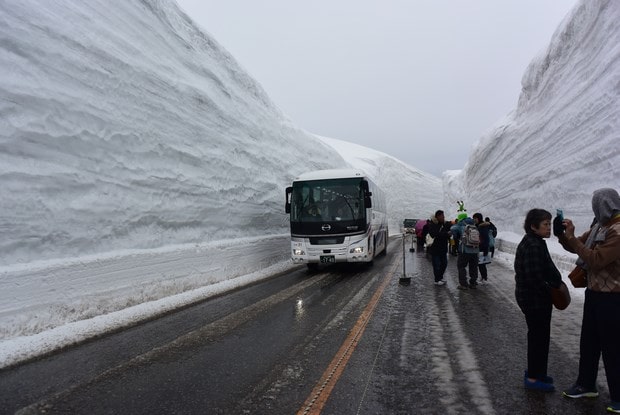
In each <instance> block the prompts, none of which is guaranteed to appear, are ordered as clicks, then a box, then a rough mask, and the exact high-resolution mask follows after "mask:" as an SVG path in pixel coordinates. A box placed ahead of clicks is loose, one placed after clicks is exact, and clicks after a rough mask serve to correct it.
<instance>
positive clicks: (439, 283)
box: [435, 280, 446, 285]
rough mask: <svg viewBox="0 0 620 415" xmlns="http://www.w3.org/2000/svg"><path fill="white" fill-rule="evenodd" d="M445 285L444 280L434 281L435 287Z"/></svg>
mask: <svg viewBox="0 0 620 415" xmlns="http://www.w3.org/2000/svg"><path fill="white" fill-rule="evenodd" d="M445 283H446V282H445V281H444V280H439V281H435V285H444V284H445Z"/></svg>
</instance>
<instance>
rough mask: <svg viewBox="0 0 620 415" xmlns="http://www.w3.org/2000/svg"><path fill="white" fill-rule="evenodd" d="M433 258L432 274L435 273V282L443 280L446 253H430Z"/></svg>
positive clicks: (446, 264) (446, 263)
mask: <svg viewBox="0 0 620 415" xmlns="http://www.w3.org/2000/svg"><path fill="white" fill-rule="evenodd" d="M432 260H433V274H435V282H437V281H441V280H443V274H444V272H446V268H447V267H448V253H447V252H442V253H440V254H437V253H434V252H433V254H432Z"/></svg>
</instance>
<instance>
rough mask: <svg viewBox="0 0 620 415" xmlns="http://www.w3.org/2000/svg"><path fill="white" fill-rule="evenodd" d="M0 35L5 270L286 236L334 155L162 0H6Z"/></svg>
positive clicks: (0, 11) (0, 217)
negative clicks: (295, 197)
mask: <svg viewBox="0 0 620 415" xmlns="http://www.w3.org/2000/svg"><path fill="white" fill-rule="evenodd" d="M0 38H1V39H2V42H1V45H2V46H1V47H0V67H1V68H2V79H0V96H2V100H0V212H2V213H1V214H0V230H1V233H2V238H1V240H0V265H9V264H15V263H26V262H30V261H35V260H42V259H50V258H61V257H74V256H81V255H87V254H93V253H99V252H106V251H111V250H119V249H134V248H140V249H144V248H156V247H161V246H166V245H171V244H181V243H193V242H204V241H212V240H221V239H225V238H235V237H239V236H254V235H263V234H276V233H285V232H287V230H288V229H287V221H286V215H285V214H284V210H283V188H284V187H285V186H286V185H287V184H288V183H289V182H290V181H291V179H292V178H293V177H294V176H296V175H297V174H298V173H299V172H301V171H305V170H311V169H316V168H331V167H334V166H342V164H343V160H342V159H341V158H340V157H338V155H337V154H336V153H334V152H333V151H325V147H324V145H323V144H322V143H321V142H320V141H319V140H317V139H316V138H315V137H314V136H312V135H311V134H308V133H306V132H303V131H301V130H299V129H298V128H296V127H294V126H293V125H291V123H290V122H289V121H288V120H287V118H286V117H285V116H283V115H282V114H281V112H280V111H279V110H278V109H277V108H276V106H275V105H274V104H273V103H272V102H271V100H270V99H269V98H268V96H267V95H266V94H265V92H264V91H263V89H262V88H261V87H260V85H258V84H257V83H256V82H255V81H254V80H253V79H252V78H251V77H250V76H249V75H248V74H247V73H246V72H245V71H244V70H243V69H242V68H240V67H239V65H238V64H237V63H236V62H235V60H234V58H233V57H232V56H231V55H229V54H228V53H227V52H226V51H225V50H224V49H222V48H221V47H220V46H219V45H218V44H217V42H215V41H214V40H213V39H212V38H211V37H210V36H209V35H208V34H205V33H204V32H203V31H201V30H200V29H199V28H197V27H196V26H195V25H194V23H193V22H192V21H191V20H190V19H189V18H188V17H187V16H186V15H185V14H183V13H182V12H181V11H180V10H179V9H178V7H177V6H176V4H175V3H174V2H172V1H170V0H151V1H112V2H110V1H107V0H94V1H88V2H75V1H68V0H58V1H53V2H40V1H35V0H19V1H17V0H7V1H3V2H1V3H0Z"/></svg>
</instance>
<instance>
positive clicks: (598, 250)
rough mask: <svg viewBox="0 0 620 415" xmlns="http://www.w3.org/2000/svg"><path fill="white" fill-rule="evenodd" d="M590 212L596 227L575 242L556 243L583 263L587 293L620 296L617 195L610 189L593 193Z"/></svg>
mask: <svg viewBox="0 0 620 415" xmlns="http://www.w3.org/2000/svg"><path fill="white" fill-rule="evenodd" d="M592 211H593V212H594V217H595V219H596V223H595V224H594V225H593V226H592V228H590V230H588V231H586V232H585V233H584V234H583V235H581V236H579V237H576V238H570V239H568V238H567V237H566V236H565V235H562V236H560V237H559V241H560V243H561V244H562V246H563V247H564V249H566V250H567V251H569V252H573V253H576V254H577V255H579V258H581V259H582V260H583V262H584V263H585V268H586V269H587V271H588V289H590V290H592V291H599V292H613V293H620V195H618V192H617V191H616V190H614V189H610V188H605V189H599V190H596V191H595V192H594V194H593V195H592ZM593 232H594V234H593V235H591V233H593ZM588 238H590V241H591V242H590V243H588V244H587V243H586V241H588Z"/></svg>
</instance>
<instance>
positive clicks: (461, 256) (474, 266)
mask: <svg viewBox="0 0 620 415" xmlns="http://www.w3.org/2000/svg"><path fill="white" fill-rule="evenodd" d="M450 231H451V232H452V236H453V237H454V239H455V240H456V241H458V256H457V258H456V269H457V270H458V275H459V286H458V287H457V288H459V289H460V290H466V289H467V288H472V289H475V288H476V287H477V285H478V281H477V280H478V251H479V249H480V247H479V245H480V233H479V232H478V228H476V225H475V224H474V220H473V219H472V218H469V217H465V218H463V219H461V220H459V221H458V222H457V223H456V225H454V226H452V228H450ZM467 268H469V284H468V283H467Z"/></svg>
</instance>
